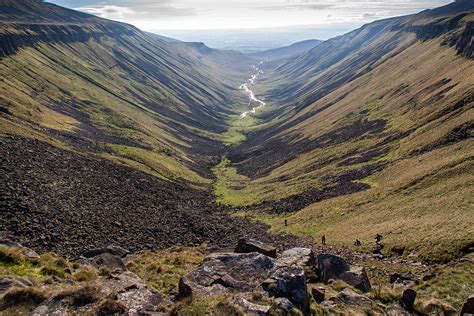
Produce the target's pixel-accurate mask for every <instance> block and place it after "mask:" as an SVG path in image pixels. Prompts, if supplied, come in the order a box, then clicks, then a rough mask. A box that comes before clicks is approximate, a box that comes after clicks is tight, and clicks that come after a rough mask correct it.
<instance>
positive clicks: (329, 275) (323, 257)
mask: <svg viewBox="0 0 474 316" xmlns="http://www.w3.org/2000/svg"><path fill="white" fill-rule="evenodd" d="M350 268H351V267H350V266H349V264H348V263H347V262H346V261H345V260H344V259H342V258H341V257H339V256H335V255H331V254H320V255H319V256H318V270H319V279H320V281H321V282H328V281H329V280H331V279H338V278H339V276H340V275H341V274H343V273H344V272H346V271H349V270H350Z"/></svg>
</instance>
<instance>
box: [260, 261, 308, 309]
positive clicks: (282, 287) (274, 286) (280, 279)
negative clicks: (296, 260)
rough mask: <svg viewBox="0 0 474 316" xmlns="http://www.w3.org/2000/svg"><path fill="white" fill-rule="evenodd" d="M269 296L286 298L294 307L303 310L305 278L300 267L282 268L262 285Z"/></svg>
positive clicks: (305, 301)
mask: <svg viewBox="0 0 474 316" xmlns="http://www.w3.org/2000/svg"><path fill="white" fill-rule="evenodd" d="M262 288H263V290H264V291H266V292H267V293H268V294H269V295H270V296H274V297H286V298H288V299H289V300H290V301H291V302H292V303H293V304H294V305H295V306H297V307H299V308H305V305H306V303H307V289H306V277H305V274H304V270H303V268H302V267H297V266H293V267H282V268H279V269H278V270H276V271H275V272H274V273H272V275H271V276H270V278H268V279H267V280H265V282H263V283H262Z"/></svg>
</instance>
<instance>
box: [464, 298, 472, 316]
mask: <svg viewBox="0 0 474 316" xmlns="http://www.w3.org/2000/svg"><path fill="white" fill-rule="evenodd" d="M469 314H473V315H474V295H471V296H470V297H469V298H468V299H467V300H466V302H465V303H464V305H463V306H462V309H461V316H467V315H469Z"/></svg>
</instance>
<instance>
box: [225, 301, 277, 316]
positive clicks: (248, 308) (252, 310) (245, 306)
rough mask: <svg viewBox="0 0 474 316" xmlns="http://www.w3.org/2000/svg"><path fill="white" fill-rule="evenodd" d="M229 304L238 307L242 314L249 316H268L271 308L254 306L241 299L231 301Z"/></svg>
mask: <svg viewBox="0 0 474 316" xmlns="http://www.w3.org/2000/svg"><path fill="white" fill-rule="evenodd" d="M231 303H233V304H235V305H237V306H239V307H240V308H241V309H242V310H243V312H244V313H246V314H251V315H268V313H269V311H270V309H271V306H267V305H260V304H255V303H252V302H249V301H248V300H246V299H245V298H242V297H236V298H233V299H231Z"/></svg>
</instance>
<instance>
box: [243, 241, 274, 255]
mask: <svg viewBox="0 0 474 316" xmlns="http://www.w3.org/2000/svg"><path fill="white" fill-rule="evenodd" d="M234 251H235V252H236V253H249V252H258V253H261V254H264V255H266V256H269V257H271V258H276V257H277V250H276V248H275V247H273V246H270V245H266V244H264V243H262V242H260V241H258V240H254V239H245V238H241V239H240V240H239V242H238V243H237V246H236V247H235V250H234Z"/></svg>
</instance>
